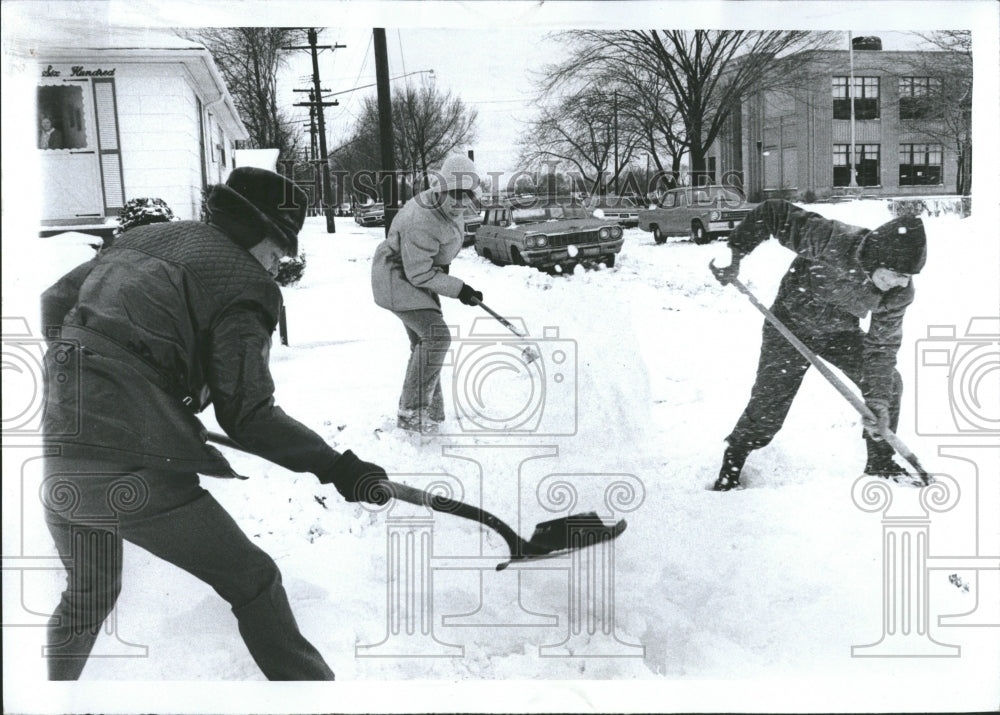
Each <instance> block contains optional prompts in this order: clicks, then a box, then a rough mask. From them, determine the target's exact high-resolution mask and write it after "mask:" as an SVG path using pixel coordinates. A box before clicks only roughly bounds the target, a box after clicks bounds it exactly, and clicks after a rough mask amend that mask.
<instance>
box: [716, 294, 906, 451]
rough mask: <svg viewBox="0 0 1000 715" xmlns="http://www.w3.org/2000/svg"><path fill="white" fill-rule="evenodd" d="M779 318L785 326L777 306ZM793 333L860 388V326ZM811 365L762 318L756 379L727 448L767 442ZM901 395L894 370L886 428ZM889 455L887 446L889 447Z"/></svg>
mask: <svg viewBox="0 0 1000 715" xmlns="http://www.w3.org/2000/svg"><path fill="white" fill-rule="evenodd" d="M775 314H776V315H778V318H779V320H781V321H782V322H784V323H785V324H786V325H788V322H789V321H788V320H787V316H784V315H782V314H781V311H779V310H776V311H775ZM789 327H790V328H791V329H792V332H793V333H796V335H797V337H798V338H799V339H800V340H801V341H802V342H803V343H805V344H806V346H807V347H808V348H809V349H810V350H812V351H813V352H814V353H816V354H818V355H819V356H820V357H822V358H824V359H825V360H827V361H828V362H830V363H832V364H833V365H835V366H836V367H838V368H839V369H840V370H841V371H842V372H843V373H844V374H845V375H846V376H847V377H848V378H850V379H851V380H853V381H854V383H855V384H856V385H858V386H859V387H861V388H862V389H863V388H864V384H863V382H864V377H863V375H864V366H863V363H862V341H863V340H864V333H863V332H862V331H861V329H860V328H858V329H857V330H851V331H841V332H835V333H821V334H819V335H808V334H805V333H804V332H803V334H799V333H800V332H802V331H796V330H795V328H794V327H793V326H789ZM809 367H810V363H809V361H808V360H806V358H805V357H803V355H802V353H800V352H799V351H798V350H796V349H795V346H793V345H792V344H791V343H790V342H788V340H787V339H786V338H785V337H784V336H783V335H782V334H781V333H779V332H778V331H777V329H775V328H774V327H773V326H772V325H771V323H769V322H767V321H765V322H764V333H763V340H762V342H761V347H760V362H759V363H758V365H757V379H756V381H755V382H754V386H753V390H752V392H751V393H750V402H749V403H748V404H747V406H746V409H745V410H744V411H743V414H742V415H741V416H740V419H739V421H738V422H737V423H736V427H735V428H733V431H732V433H730V435H729V436H728V437H726V441H727V442H728V443H729V446H730V447H732V448H734V449H736V450H742V451H751V450H754V449H759V448H760V447H763V446H765V445H767V444H769V443H770V442H771V440H772V439H774V435H776V434H777V433H778V430H780V429H781V426H782V425H783V424H784V422H785V417H786V416H787V415H788V410H789V409H791V406H792V400H793V399H795V394H796V393H797V392H798V391H799V386H800V385H801V384H802V378H803V377H805V374H806V371H807V370H808V369H809ZM902 394H903V379H902V377H901V376H900V374H899V372H898V371H894V372H893V376H892V394H891V398H890V402H889V426H890V428H891V429H892V430H893V431H895V430H896V426H897V424H898V423H899V404H900V399H901V397H902ZM889 450H890V451H889V453H890V454H891V448H889Z"/></svg>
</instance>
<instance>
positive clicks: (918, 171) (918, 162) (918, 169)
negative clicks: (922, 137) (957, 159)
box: [899, 144, 943, 186]
mask: <svg viewBox="0 0 1000 715" xmlns="http://www.w3.org/2000/svg"><path fill="white" fill-rule="evenodd" d="M942 156H943V152H942V151H941V145H940V144H900V145H899V185H900V186H939V185H941V184H942V183H943V182H942V181H941V165H942V163H943V162H942Z"/></svg>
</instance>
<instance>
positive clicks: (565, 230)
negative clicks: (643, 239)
mask: <svg viewBox="0 0 1000 715" xmlns="http://www.w3.org/2000/svg"><path fill="white" fill-rule="evenodd" d="M621 250H622V227H621V226H618V225H617V224H613V223H610V222H608V221H606V220H603V219H599V218H593V216H592V215H591V213H590V212H589V211H588V210H587V209H585V208H582V207H573V206H538V207H534V208H516V207H512V206H491V207H488V208H487V209H486V211H485V215H484V217H483V225H482V226H480V227H479V229H478V230H477V231H476V253H478V254H479V255H480V256H483V257H485V258H486V259H487V260H489V261H492V262H493V263H496V264H498V265H505V264H514V265H516V266H535V267H536V268H543V269H544V268H556V267H557V266H558V267H559V269H560V270H562V271H565V272H569V271H570V270H572V268H573V267H574V266H576V265H577V264H585V265H586V264H590V265H596V264H598V263H604V265H606V266H607V267H609V268H610V267H612V266H614V265H615V257H616V256H617V255H618V252H619V251H621Z"/></svg>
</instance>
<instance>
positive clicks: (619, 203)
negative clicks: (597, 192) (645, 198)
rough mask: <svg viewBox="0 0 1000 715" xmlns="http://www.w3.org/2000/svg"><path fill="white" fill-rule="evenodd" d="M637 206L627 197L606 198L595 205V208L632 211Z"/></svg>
mask: <svg viewBox="0 0 1000 715" xmlns="http://www.w3.org/2000/svg"><path fill="white" fill-rule="evenodd" d="M635 206H636V203H635V202H634V201H633V200H632V199H630V198H629V197H627V196H605V197H602V198H599V199H598V200H597V201H596V202H595V203H594V208H599V209H630V208H635Z"/></svg>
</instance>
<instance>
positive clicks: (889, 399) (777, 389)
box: [713, 199, 927, 491]
mask: <svg viewBox="0 0 1000 715" xmlns="http://www.w3.org/2000/svg"><path fill="white" fill-rule="evenodd" d="M771 236H774V237H776V238H777V239H778V240H779V241H780V242H781V244H782V245H783V246H785V247H786V248H790V249H792V250H793V251H795V252H796V253H797V254H798V257H797V258H796V259H795V260H794V261H793V262H792V265H791V267H790V268H789V269H788V272H787V273H786V274H785V277H784V278H783V279H782V281H781V285H780V287H779V288H778V295H777V297H776V298H775V300H774V305H773V306H772V307H771V311H772V312H773V313H774V315H775V316H776V317H777V318H778V320H780V321H781V322H783V323H784V324H785V325H786V326H787V327H788V328H789V329H790V330H791V331H792V332H793V333H794V334H795V335H796V336H797V337H798V338H799V339H800V340H801V341H802V342H803V343H805V344H806V346H808V347H809V348H810V349H811V350H812V351H813V352H815V353H817V354H819V355H820V356H821V357H823V358H825V359H826V360H828V361H829V362H831V363H833V364H834V365H835V366H836V367H838V368H840V370H841V371H842V372H843V373H844V374H845V375H847V376H848V377H849V378H850V379H851V380H853V381H854V382H855V384H857V385H858V386H859V387H860V388H861V392H862V394H863V396H864V399H865V402H866V404H867V405H868V407H869V408H870V409H871V411H872V412H873V413H874V414H875V416H876V418H877V419H878V423H879V424H880V425H881V426H883V427H887V428H889V429H891V430H893V431H895V429H896V425H897V423H898V421H899V405H900V398H901V395H902V388H903V384H902V378H901V377H900V375H899V372H898V371H897V370H896V354H897V352H898V351H899V347H900V344H901V342H902V331H903V316H904V314H905V313H906V309H907V307H908V306H909V305H910V303H912V302H913V296H914V292H913V281H912V280H911V276H912V275H913V274H915V273H919V272H920V269H921V268H923V265H924V262H925V261H926V257H927V240H926V236H925V233H924V227H923V222H922V221H921V220H920V219H919V218H915V217H901V218H897V219H893V220H892V221H889V222H888V223H886V224H883V225H882V226H880V227H879V228H877V229H875V230H869V229H865V228H860V227H858V226H851V225H848V224H845V223H841V222H840V221H835V220H831V219H827V218H824V217H823V216H820V215H819V214H816V213H812V212H810V211H806V210H804V209H802V208H799V207H798V206H795V205H794V204H792V203H789V202H788V201H783V200H780V199H772V200H768V201H765V202H763V203H762V204H760V205H759V206H757V207H756V208H755V209H754V210H753V211H751V212H750V214H749V215H748V216H747V217H746V218H745V219H744V220H743V221H742V222H740V224H739V225H737V226H736V228H735V229H733V232H732V233H731V234H730V236H729V247H730V249H731V251H732V259H731V262H730V264H729V266H726V267H724V268H717V267H713V272H714V274H715V276H716V278H717V279H718V280H719V282H720V283H722V284H723V285H725V284H727V283H729V282H730V281H731V279H732V278H735V277H737V276H738V275H739V270H740V261H741V260H742V259H743V257H744V256H746V255H747V254H749V253H750V252H751V251H753V249H754V248H756V247H757V246H758V245H760V244H761V243H762V242H764V241H766V240H767V239H768V238H769V237H771ZM869 312H870V313H871V323H870V326H869V328H868V331H867V332H864V331H862V330H861V327H860V319H861V318H863V317H865V316H866V315H867V314H868V313H869ZM808 369H809V361H808V360H807V359H806V358H805V357H803V356H802V354H801V353H799V352H798V350H796V349H795V347H794V346H792V345H791V343H789V342H788V340H786V339H785V338H784V337H783V336H782V335H781V333H779V332H778V331H777V330H776V329H775V328H774V327H773V326H772V325H771V324H770V323H769V322H766V321H765V323H764V331H763V341H762V344H761V349H760V361H759V364H758V367H757V379H756V382H755V383H754V386H753V390H752V392H751V395H750V401H749V403H748V404H747V406H746V409H745V410H744V411H743V414H742V416H741V417H740V418H739V421H738V422H737V423H736V427H735V428H734V429H733V431H732V432H731V433H730V434H729V436H728V437H727V438H726V442H727V443H728V447H727V449H726V451H725V454H724V455H723V460H722V462H723V463H722V468H721V470H720V471H719V477H718V479H717V480H716V482H715V485H714V489H715V490H716V491H728V490H730V489H733V488H736V487H739V486H740V473H741V471H742V469H743V465H744V462H745V461H746V459H747V457H748V455H749V454H750V452H752V451H753V450H755V449H759V448H761V447H763V446H765V445H767V444H768V443H770V441H771V440H772V439H773V438H774V435H775V434H776V433H777V432H778V430H779V429H781V426H782V424H783V423H784V421H785V417H786V415H787V414H788V410H789V409H790V408H791V405H792V400H793V399H794V398H795V394H796V392H798V389H799V385H800V384H801V383H802V378H803V377H804V375H805V373H806V371H807V370H808ZM865 427H866V429H865V433H864V437H865V443H866V447H867V451H868V461H867V464H866V466H865V473H867V474H872V475H878V476H882V477H886V478H891V479H898V478H899V477H901V476H903V475H905V474H906V472H905V470H904V469H903V468H902V467H901V466H900V465H899V464H897V463H896V462H895V460H894V459H893V449H892V447H891V446H889V445H888V444H887V443H886V442H885V441H884V440H881V439H880V438H879V437H878V436H877V433H876V431H875V429H874V428H875V425H874V424H868V423H867V422H866V425H865Z"/></svg>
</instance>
